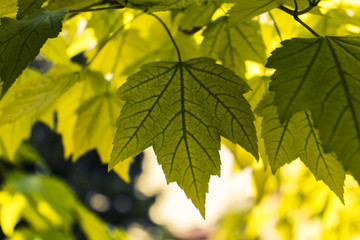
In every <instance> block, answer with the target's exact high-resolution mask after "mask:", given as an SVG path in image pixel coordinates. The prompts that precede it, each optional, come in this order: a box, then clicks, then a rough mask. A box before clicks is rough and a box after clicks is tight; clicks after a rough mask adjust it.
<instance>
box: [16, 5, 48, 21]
mask: <svg viewBox="0 0 360 240" xmlns="http://www.w3.org/2000/svg"><path fill="white" fill-rule="evenodd" d="M45 1H46V0H18V7H19V10H18V12H17V15H16V18H17V19H22V18H24V17H25V16H26V15H28V14H30V13H32V12H34V11H35V10H37V9H40V8H41V6H42V5H43V3H44V2H45Z"/></svg>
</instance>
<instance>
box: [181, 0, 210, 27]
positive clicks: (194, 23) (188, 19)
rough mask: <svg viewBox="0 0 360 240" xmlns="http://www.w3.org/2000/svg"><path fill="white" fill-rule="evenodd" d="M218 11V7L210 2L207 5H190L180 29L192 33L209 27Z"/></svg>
mask: <svg viewBox="0 0 360 240" xmlns="http://www.w3.org/2000/svg"><path fill="white" fill-rule="evenodd" d="M216 9H217V6H216V4H215V3H214V2H213V1H209V2H208V3H207V4H206V5H197V4H193V5H190V6H189V7H188V8H186V9H185V11H184V16H183V18H182V19H181V23H180V29H181V30H188V31H191V30H196V28H198V27H202V26H205V25H207V24H208V23H210V20H211V17H212V15H213V14H214V12H215V10H216Z"/></svg>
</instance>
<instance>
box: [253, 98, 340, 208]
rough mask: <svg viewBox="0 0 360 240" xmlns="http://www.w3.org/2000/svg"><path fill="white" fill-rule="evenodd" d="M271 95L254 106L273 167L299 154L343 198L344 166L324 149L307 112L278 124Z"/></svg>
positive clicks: (275, 167)
mask: <svg viewBox="0 0 360 240" xmlns="http://www.w3.org/2000/svg"><path fill="white" fill-rule="evenodd" d="M273 97H274V94H273V93H271V94H267V95H266V96H265V98H264V100H263V101H262V102H261V103H260V105H259V107H258V108H257V110H256V111H257V113H258V114H259V115H261V116H263V117H264V118H263V120H262V137H263V138H264V141H265V148H266V152H267V155H268V158H269V162H270V166H271V169H272V171H273V172H275V171H276V170H277V169H279V168H280V167H281V166H283V165H284V164H286V163H290V162H292V161H293V160H295V159H296V158H298V157H300V159H301V160H302V161H303V162H304V164H305V165H306V166H307V167H308V168H309V169H310V170H311V172H312V173H313V174H314V176H315V177H316V179H318V180H323V181H324V182H325V183H326V184H327V185H328V186H329V187H330V189H331V190H332V191H334V193H335V194H336V195H337V196H338V197H339V198H340V199H341V201H344V198H343V194H344V188H343V186H344V180H345V172H344V169H343V167H342V165H341V164H340V163H339V162H338V161H337V159H336V157H335V156H334V155H333V154H326V153H324V151H323V149H322V146H321V142H320V139H319V136H318V132H317V130H316V129H315V126H314V124H313V123H312V120H311V116H310V114H309V113H307V112H299V113H296V114H295V115H294V116H292V117H291V118H290V119H288V120H287V121H286V122H285V123H283V124H281V123H280V121H279V116H278V113H277V109H276V106H275V105H274V104H273Z"/></svg>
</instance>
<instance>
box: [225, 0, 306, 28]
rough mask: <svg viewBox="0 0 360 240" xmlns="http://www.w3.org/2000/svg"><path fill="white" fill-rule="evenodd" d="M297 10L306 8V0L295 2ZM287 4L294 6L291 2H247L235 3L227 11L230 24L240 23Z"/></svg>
mask: <svg viewBox="0 0 360 240" xmlns="http://www.w3.org/2000/svg"><path fill="white" fill-rule="evenodd" d="M297 2H298V5H299V8H300V9H301V8H303V7H307V6H308V0H297ZM284 4H289V5H291V6H294V1H293V0H247V1H243V0H241V1H237V3H236V5H235V6H234V7H232V8H231V9H230V11H229V14H230V24H236V23H240V22H242V21H245V20H248V19H251V18H253V17H255V16H258V15H260V14H261V13H264V12H268V11H270V10H271V9H274V8H277V7H279V6H280V5H284Z"/></svg>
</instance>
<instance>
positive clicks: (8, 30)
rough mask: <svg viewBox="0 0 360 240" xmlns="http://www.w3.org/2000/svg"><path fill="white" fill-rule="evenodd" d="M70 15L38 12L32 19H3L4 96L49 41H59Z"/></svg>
mask: <svg viewBox="0 0 360 240" xmlns="http://www.w3.org/2000/svg"><path fill="white" fill-rule="evenodd" d="M66 12H67V11H65V10H63V11H58V12H48V11H44V10H37V11H35V12H34V14H33V15H31V16H30V17H29V18H24V19H22V20H14V19H10V18H2V19H1V25H0V77H1V81H2V82H3V86H2V94H4V93H5V92H6V91H7V90H8V89H9V87H10V86H11V85H12V84H13V82H14V81H15V79H16V78H17V77H18V76H19V75H20V74H21V72H22V71H23V70H24V69H25V68H26V66H27V65H28V64H29V63H30V62H32V61H33V60H34V59H35V57H36V55H37V54H38V53H39V51H40V48H41V47H42V45H43V44H44V43H45V41H46V40H47V39H48V38H54V37H57V35H58V34H59V32H60V31H61V28H62V24H61V21H62V20H63V18H64V16H65V14H66Z"/></svg>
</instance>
